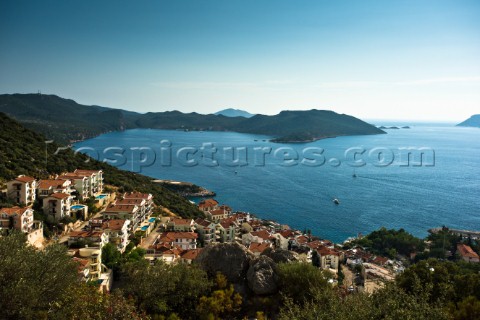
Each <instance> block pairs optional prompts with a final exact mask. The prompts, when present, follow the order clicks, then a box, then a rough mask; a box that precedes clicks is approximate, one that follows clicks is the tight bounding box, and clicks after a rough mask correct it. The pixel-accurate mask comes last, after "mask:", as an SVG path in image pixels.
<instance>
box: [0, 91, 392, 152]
mask: <svg viewBox="0 0 480 320" xmlns="http://www.w3.org/2000/svg"><path fill="white" fill-rule="evenodd" d="M0 112H4V113H6V114H8V115H9V116H10V117H13V118H15V119H17V120H18V121H19V122H21V123H22V124H24V125H25V126H27V127H28V128H30V129H32V130H34V131H37V132H39V133H42V134H44V135H45V136H46V137H47V138H49V139H54V140H55V141H56V142H58V143H61V144H68V143H71V142H72V141H75V140H83V139H87V138H91V137H94V136H97V135H99V134H102V133H105V132H108V131H119V130H124V129H133V128H152V129H171V130H179V129H180V130H215V131H235V132H243V133H253V134H265V135H271V136H272V137H274V138H275V139H274V141H285V142H297V141H298V142H304V141H312V140H316V139H322V138H326V137H335V136H345V135H363V134H379V133H384V132H383V131H382V130H380V129H378V128H376V127H374V126H372V125H370V124H368V123H365V122H363V121H362V120H359V119H357V118H355V117H352V116H348V115H344V114H337V113H335V112H333V111H326V110H308V111H282V112H281V113H279V114H277V115H273V116H266V115H255V116H253V117H251V118H244V117H226V116H223V115H213V114H209V115H203V114H198V113H195V112H192V113H182V112H179V111H167V112H149V113H146V114H140V113H136V112H130V111H125V110H120V109H111V108H105V107H99V106H86V105H80V104H77V103H76V102H75V101H73V100H69V99H63V98H60V97H58V96H55V95H43V94H11V95H10V94H4V95H0Z"/></svg>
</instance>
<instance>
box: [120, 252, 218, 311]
mask: <svg viewBox="0 0 480 320" xmlns="http://www.w3.org/2000/svg"><path fill="white" fill-rule="evenodd" d="M121 279H122V281H121V287H122V289H123V290H124V292H125V293H126V294H127V296H132V297H133V299H134V300H135V303H136V305H137V306H138V307H139V308H140V309H141V310H144V311H145V312H147V313H148V314H151V315H164V316H167V315H170V314H172V313H176V314H178V315H179V316H180V317H181V318H182V319H189V318H190V317H192V314H194V312H195V305H196V303H197V301H198V299H199V298H200V297H201V296H203V295H206V294H208V293H209V292H210V288H211V284H210V282H209V281H208V278H207V274H206V273H205V272H204V271H203V270H201V269H199V268H198V267H197V266H194V265H193V266H189V265H185V264H177V265H166V264H164V263H162V262H157V263H156V264H155V265H153V266H152V265H150V264H149V263H148V262H146V260H145V259H142V260H141V261H133V262H127V263H125V264H124V265H123V266H122V271H121Z"/></svg>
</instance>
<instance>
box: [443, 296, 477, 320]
mask: <svg viewBox="0 0 480 320" xmlns="http://www.w3.org/2000/svg"><path fill="white" fill-rule="evenodd" d="M449 311H450V313H451V315H452V317H453V319H454V320H476V319H480V300H478V299H477V298H475V297H472V296H470V297H467V298H465V299H463V300H462V301H461V302H460V303H458V305H457V307H455V305H454V304H453V303H451V304H450V308H449Z"/></svg>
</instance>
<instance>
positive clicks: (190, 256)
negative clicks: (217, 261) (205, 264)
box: [181, 249, 202, 260]
mask: <svg viewBox="0 0 480 320" xmlns="http://www.w3.org/2000/svg"><path fill="white" fill-rule="evenodd" d="M201 251H202V249H190V250H186V251H184V252H183V253H182V254H181V257H182V259H185V260H195V259H197V257H198V254H199V253H200V252H201Z"/></svg>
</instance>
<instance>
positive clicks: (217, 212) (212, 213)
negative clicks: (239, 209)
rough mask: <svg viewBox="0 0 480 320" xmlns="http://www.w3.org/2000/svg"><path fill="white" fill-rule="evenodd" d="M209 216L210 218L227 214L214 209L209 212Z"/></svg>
mask: <svg viewBox="0 0 480 320" xmlns="http://www.w3.org/2000/svg"><path fill="white" fill-rule="evenodd" d="M210 214H211V215H212V216H223V215H225V214H228V212H227V211H226V210H224V209H216V210H212V211H210Z"/></svg>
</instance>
